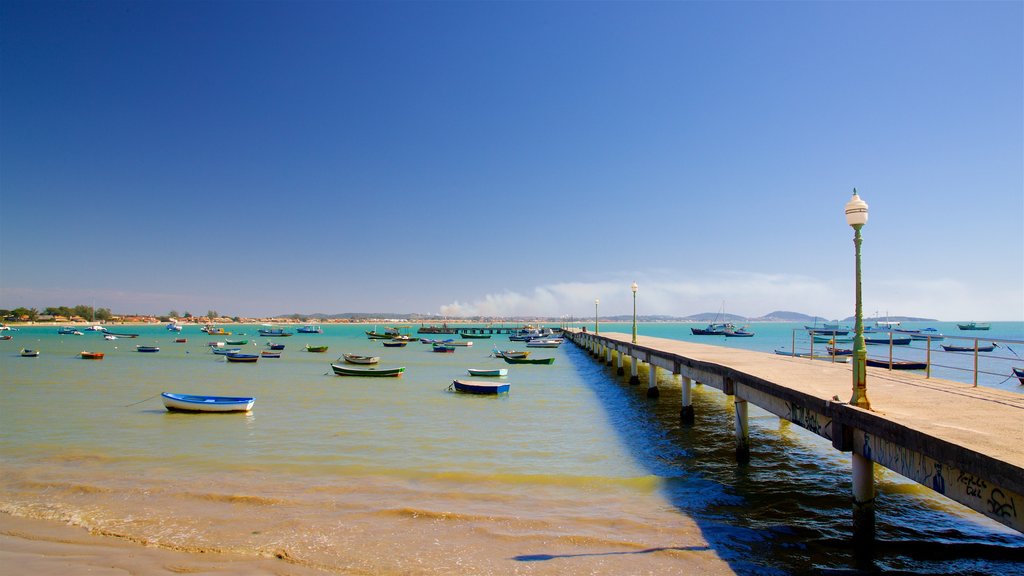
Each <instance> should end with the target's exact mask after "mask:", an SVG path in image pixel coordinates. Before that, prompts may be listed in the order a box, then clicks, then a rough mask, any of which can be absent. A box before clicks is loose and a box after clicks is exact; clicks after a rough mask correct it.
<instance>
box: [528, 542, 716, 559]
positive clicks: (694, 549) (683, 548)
mask: <svg viewBox="0 0 1024 576" xmlns="http://www.w3.org/2000/svg"><path fill="white" fill-rule="evenodd" d="M669 550H672V551H676V552H706V551H707V550H710V548H708V547H707V546H662V547H658V548H648V549H646V550H633V551H631V552H625V551H620V552H591V553H584V554H524V555H522V556H514V557H513V558H512V559H513V560H518V561H519V562H543V561H546V560H554V559H556V558H582V557H586V556H628V555H631V554H651V553H652V552H665V551H669Z"/></svg>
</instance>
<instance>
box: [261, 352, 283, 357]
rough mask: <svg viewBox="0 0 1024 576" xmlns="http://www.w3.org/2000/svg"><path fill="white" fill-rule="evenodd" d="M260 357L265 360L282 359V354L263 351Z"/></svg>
mask: <svg viewBox="0 0 1024 576" xmlns="http://www.w3.org/2000/svg"><path fill="white" fill-rule="evenodd" d="M260 356H262V357H264V358H280V357H281V353H280V352H274V351H271V350H262V351H260Z"/></svg>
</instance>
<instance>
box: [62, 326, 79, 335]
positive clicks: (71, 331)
mask: <svg viewBox="0 0 1024 576" xmlns="http://www.w3.org/2000/svg"><path fill="white" fill-rule="evenodd" d="M57 334H68V335H71V336H85V333H84V332H80V331H78V330H76V329H74V328H71V327H69V326H65V327H64V328H61V329H59V330H57Z"/></svg>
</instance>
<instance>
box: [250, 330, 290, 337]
mask: <svg viewBox="0 0 1024 576" xmlns="http://www.w3.org/2000/svg"><path fill="white" fill-rule="evenodd" d="M256 331H257V332H259V334H260V336H263V337H264V338H287V337H288V336H291V335H292V333H291V332H285V331H284V328H258V329H257V330H256Z"/></svg>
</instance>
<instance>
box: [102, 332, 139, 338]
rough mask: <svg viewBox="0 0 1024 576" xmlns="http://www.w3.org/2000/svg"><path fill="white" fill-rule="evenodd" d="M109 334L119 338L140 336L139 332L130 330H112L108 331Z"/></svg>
mask: <svg viewBox="0 0 1024 576" xmlns="http://www.w3.org/2000/svg"><path fill="white" fill-rule="evenodd" d="M107 336H117V337H118V338H138V337H139V335H138V334H131V333H128V332H110V331H107Z"/></svg>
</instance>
